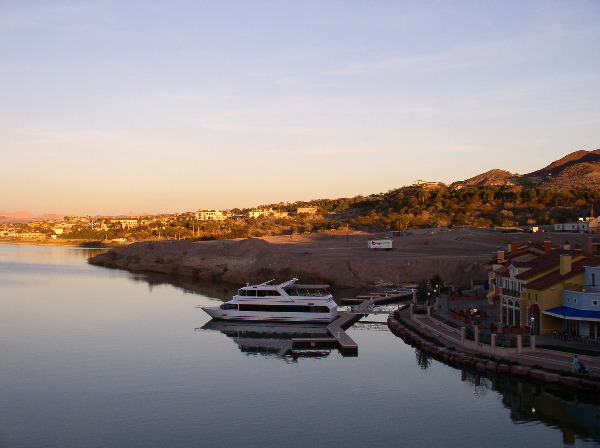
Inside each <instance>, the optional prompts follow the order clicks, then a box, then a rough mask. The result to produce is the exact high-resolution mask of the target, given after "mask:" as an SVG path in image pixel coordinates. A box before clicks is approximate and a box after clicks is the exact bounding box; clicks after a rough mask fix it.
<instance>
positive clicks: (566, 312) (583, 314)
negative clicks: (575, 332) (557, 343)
mask: <svg viewBox="0 0 600 448" xmlns="http://www.w3.org/2000/svg"><path fill="white" fill-rule="evenodd" d="M542 313H544V314H547V315H549V316H554V317H560V318H561V319H569V320H589V321H597V322H600V311H588V310H579V309H577V308H570V307H568V306H557V307H556V308H550V309H549V310H544V311H542Z"/></svg>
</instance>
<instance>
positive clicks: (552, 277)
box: [488, 240, 600, 334]
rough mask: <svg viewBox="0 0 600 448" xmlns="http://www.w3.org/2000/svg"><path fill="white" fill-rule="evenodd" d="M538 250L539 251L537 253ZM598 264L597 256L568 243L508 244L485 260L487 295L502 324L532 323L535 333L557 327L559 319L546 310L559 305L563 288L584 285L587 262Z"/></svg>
mask: <svg viewBox="0 0 600 448" xmlns="http://www.w3.org/2000/svg"><path fill="white" fill-rule="evenodd" d="M540 250H541V251H542V253H540ZM596 265H600V258H598V257H594V256H593V255H591V254H589V253H587V252H584V251H583V250H581V248H575V249H571V247H570V244H569V243H565V244H564V245H563V246H562V247H559V248H555V247H553V246H552V245H551V243H550V241H549V240H547V241H545V242H544V244H543V246H542V245H539V244H527V245H525V246H519V247H518V246H517V244H516V242H513V243H511V245H509V252H508V254H504V251H498V255H497V256H496V257H495V259H494V260H492V261H490V262H488V269H489V271H488V279H489V284H490V296H489V297H490V299H492V300H493V301H494V305H495V311H496V312H497V314H498V315H499V317H500V322H501V324H502V325H507V326H515V327H525V326H530V327H532V332H534V333H536V334H547V333H551V332H552V331H560V330H561V329H562V322H561V321H560V320H558V319H556V317H555V316H553V315H550V314H545V313H544V312H545V311H546V310H549V309H552V308H556V307H559V306H561V305H562V292H563V290H565V289H566V288H567V287H571V288H573V286H572V285H583V282H584V278H583V272H584V269H585V267H586V266H596Z"/></svg>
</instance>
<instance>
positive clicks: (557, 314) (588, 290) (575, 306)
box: [544, 259, 600, 341]
mask: <svg viewBox="0 0 600 448" xmlns="http://www.w3.org/2000/svg"><path fill="white" fill-rule="evenodd" d="M544 314H545V315H547V316H548V317H549V318H551V319H552V318H553V319H556V321H557V322H556V325H555V326H556V327H559V328H560V330H561V332H563V333H566V334H568V335H569V337H574V338H577V339H581V340H585V341H598V340H600V339H599V338H600V259H598V260H596V262H595V263H589V265H588V266H584V267H583V281H582V283H581V284H579V283H571V284H567V285H565V287H564V289H563V291H562V303H561V305H560V306H558V307H555V308H550V309H547V310H545V311H544Z"/></svg>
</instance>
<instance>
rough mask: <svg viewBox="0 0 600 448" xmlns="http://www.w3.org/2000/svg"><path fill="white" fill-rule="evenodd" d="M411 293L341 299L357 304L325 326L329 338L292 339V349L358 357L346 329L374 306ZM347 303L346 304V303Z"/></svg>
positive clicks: (354, 343)
mask: <svg viewBox="0 0 600 448" xmlns="http://www.w3.org/2000/svg"><path fill="white" fill-rule="evenodd" d="M411 297H412V292H406V293H399V294H386V295H373V296H371V298H368V297H365V298H360V299H358V298H357V299H342V301H341V302H342V303H344V301H351V303H357V302H358V301H360V302H358V304H357V305H355V306H353V307H352V310H351V311H348V312H345V313H342V314H340V315H339V316H338V318H337V319H336V320H334V321H333V322H331V323H330V324H329V325H328V326H327V332H328V333H329V335H330V336H331V337H329V338H294V339H292V349H304V350H306V349H309V350H310V349H315V350H317V349H319V348H337V349H338V350H339V351H340V353H341V354H342V356H358V344H357V343H356V342H354V340H353V339H352V338H351V337H350V336H349V335H348V333H346V331H345V330H346V329H347V328H349V327H351V326H352V324H353V323H354V322H356V321H358V320H359V319H361V318H362V317H364V316H367V315H369V313H370V312H372V310H373V307H374V305H376V304H380V303H389V302H394V301H398V300H401V299H403V298H411ZM346 303H348V302H346Z"/></svg>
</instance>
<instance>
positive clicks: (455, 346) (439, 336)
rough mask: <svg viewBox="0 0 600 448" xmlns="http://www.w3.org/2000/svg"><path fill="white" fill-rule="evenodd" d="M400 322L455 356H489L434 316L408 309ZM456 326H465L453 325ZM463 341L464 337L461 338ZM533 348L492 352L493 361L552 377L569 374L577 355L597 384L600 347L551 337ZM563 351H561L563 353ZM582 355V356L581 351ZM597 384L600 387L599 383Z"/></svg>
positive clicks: (536, 342) (541, 339) (445, 317)
mask: <svg viewBox="0 0 600 448" xmlns="http://www.w3.org/2000/svg"><path fill="white" fill-rule="evenodd" d="M399 315H400V319H401V320H402V321H404V322H407V323H408V324H409V325H411V326H413V328H414V329H416V330H417V331H418V332H419V333H421V334H422V335H425V336H428V337H429V338H433V339H436V340H437V341H438V342H440V343H442V344H443V345H444V346H446V347H447V348H448V349H449V350H451V351H452V352H455V353H461V354H465V355H467V356H471V357H474V358H475V357H478V356H482V355H483V356H488V357H489V351H490V349H489V346H488V347H484V344H474V343H471V344H465V343H464V340H461V330H460V328H453V327H452V326H450V325H447V324H445V323H444V322H443V321H442V320H439V319H436V318H435V316H430V315H427V314H425V315H423V314H421V315H418V314H413V313H412V312H411V307H407V308H405V309H403V310H401V311H399ZM441 317H443V320H444V321H452V318H451V317H450V316H448V315H442V316H441ZM456 324H457V325H463V326H464V325H465V324H464V323H460V322H458V321H456ZM463 339H464V336H463ZM533 341H534V342H532V346H531V347H528V348H527V349H522V350H517V349H516V348H515V349H512V350H502V349H499V350H498V351H496V352H494V354H493V358H494V359H495V360H497V362H506V363H508V364H510V365H517V364H518V365H519V366H526V367H528V368H529V369H530V370H531V369H543V370H548V371H550V372H554V373H560V372H563V373H565V374H569V373H570V372H571V369H572V363H573V354H574V353H578V352H579V353H580V354H578V357H579V359H580V360H581V361H582V362H583V364H584V365H585V366H586V367H587V368H588V370H589V372H590V374H589V376H588V378H589V379H590V380H597V381H599V382H600V345H596V344H585V343H581V342H575V341H563V340H561V339H558V338H554V337H552V336H539V335H538V336H536V337H535V339H534V340H533ZM545 347H557V348H560V350H552V349H548V348H545ZM563 350H564V351H563ZM582 350H583V351H585V354H581V351H582ZM599 384H600V383H599Z"/></svg>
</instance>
